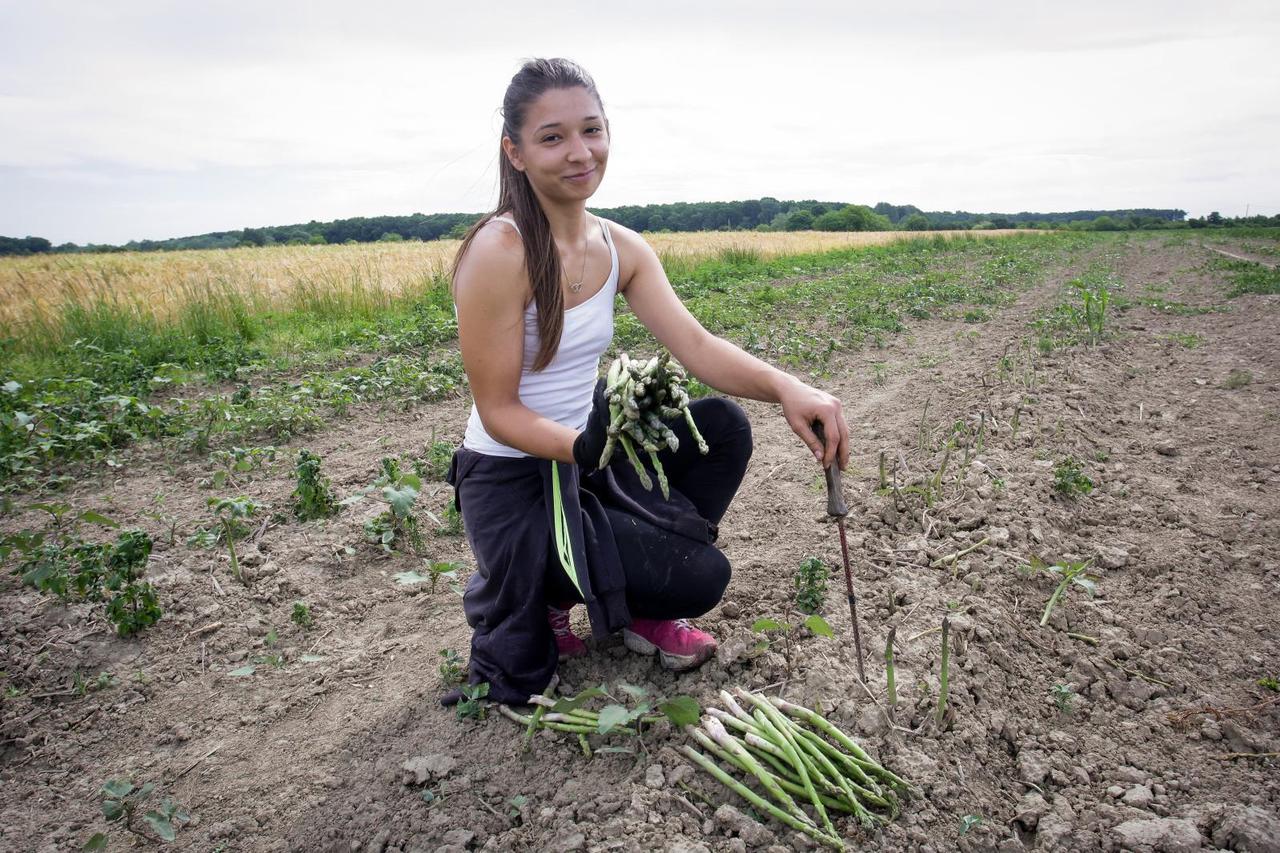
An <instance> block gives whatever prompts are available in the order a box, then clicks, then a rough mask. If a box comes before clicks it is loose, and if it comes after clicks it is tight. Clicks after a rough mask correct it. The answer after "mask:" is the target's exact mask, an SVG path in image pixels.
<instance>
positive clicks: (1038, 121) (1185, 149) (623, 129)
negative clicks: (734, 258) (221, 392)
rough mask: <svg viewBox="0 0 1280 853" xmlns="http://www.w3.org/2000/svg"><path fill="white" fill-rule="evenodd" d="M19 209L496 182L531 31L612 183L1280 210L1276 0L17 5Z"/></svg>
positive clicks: (203, 227)
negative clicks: (570, 80) (601, 142)
mask: <svg viewBox="0 0 1280 853" xmlns="http://www.w3.org/2000/svg"><path fill="white" fill-rule="evenodd" d="M4 14H5V18H6V26H5V28H4V31H3V33H0V51H2V52H3V54H4V55H5V56H6V61H5V63H4V64H3V66H0V178H2V179H3V180H0V233H3V234H19V235H23V234H26V233H34V234H43V235H46V236H48V237H50V238H51V239H54V240H55V241H61V240H66V239H73V240H77V241H81V242H84V241H90V240H92V241H122V240H127V239H130V238H140V237H163V236H173V235H177V234H186V233H196V232H200V231H207V230H217V229H223V228H236V227H242V226H244V225H248V224H284V223H287V222H292V221H299V220H301V221H305V220H308V219H312V218H316V219H329V218H334V217H340V216H349V215H371V214H378V213H408V212H412V211H415V210H421V211H423V212H430V211H441V210H448V211H454V210H482V209H485V208H487V207H488V206H489V205H490V204H491V203H492V201H493V199H494V188H495V174H496V150H497V133H498V130H499V127H500V122H499V119H498V117H497V114H496V112H497V106H498V104H499V101H500V98H501V94H502V91H503V88H504V87H505V85H506V81H507V80H508V79H509V78H510V76H511V74H512V73H513V72H514V70H515V69H516V67H517V65H518V62H519V60H520V59H521V58H523V57H526V56H531V55H557V54H558V55H569V56H573V57H574V58H576V59H578V60H579V61H581V62H582V63H583V64H584V65H585V66H586V67H587V68H589V69H590V70H591V71H592V73H593V74H594V75H595V77H596V79H597V81H598V82H599V84H600V86H601V91H602V95H603V96H604V99H605V103H606V107H607V109H608V110H609V114H610V119H611V121H612V124H613V130H614V152H613V156H612V159H611V162H610V167H609V168H610V171H609V176H608V178H607V179H606V182H605V184H604V186H603V187H602V189H601V192H600V193H599V195H598V196H597V197H596V199H595V202H596V203H598V204H599V205H600V206H611V205H615V204H637V203H646V202H661V201H696V200H704V199H708V200H709V199H733V198H748V197H758V196H760V195H773V196H776V197H780V198H814V197H816V198H823V199H827V200H848V201H858V202H867V203H873V202H875V201H878V200H887V201H893V202H897V203H908V202H909V203H913V204H917V205H919V206H921V207H925V208H927V209H959V208H964V209H970V210H987V211H992V210H1001V211H1009V212H1016V211H1018V210H1051V209H1071V208H1082V207H1125V206H1173V207H1184V208H1187V209H1189V210H1191V211H1192V212H1193V213H1204V212H1207V211H1208V210H1210V209H1221V210H1222V211H1223V212H1224V213H1242V212H1243V208H1244V205H1245V204H1246V203H1250V204H1252V209H1253V210H1254V211H1264V212H1280V179H1277V177H1276V175H1277V171H1276V169H1275V166H1276V162H1275V155H1274V154H1273V151H1274V150H1275V148H1276V143H1277V141H1280V139H1278V137H1280V134H1278V133H1277V131H1278V130H1280V114H1277V112H1276V111H1275V110H1274V108H1273V106H1272V105H1273V104H1275V103H1277V102H1280V70H1277V69H1276V67H1275V65H1274V62H1273V61H1272V59H1271V54H1272V52H1273V49H1274V45H1275V44H1276V43H1277V35H1280V13H1278V12H1277V11H1276V10H1275V7H1273V6H1271V5H1267V4H1261V3H1255V2H1238V3H1230V4H1218V5H1215V6H1212V7H1208V6H1205V5H1204V4H1191V3H1149V2H1138V3H1128V4H1114V3H1101V2H1089V3H1077V4H1073V5H1072V6H1071V7H1062V6H1061V5H1060V4H1052V5H1051V4H1047V3H1026V2H1023V3H1018V4H1013V3H1000V4H986V5H984V6H982V7H974V6H973V5H968V6H959V5H956V4H951V3H925V4H913V5H912V6H911V7H910V8H909V9H904V8H897V7H894V8H889V7H886V6H884V5H882V4H876V5H872V4H849V3H844V2H839V3H837V2H823V3H800V4H792V5H789V6H787V7H786V8H785V9H784V8H782V7H780V6H779V5H778V4H776V3H771V2H770V3H766V2H758V0H752V2H745V3H742V2H739V3H703V4H692V5H684V4H677V3H675V2H671V1H670V0H661V2H657V3H646V4H645V5H644V6H643V7H626V8H616V7H611V6H609V5H606V4H600V3H594V2H593V3H585V2H576V3H570V2H553V3H550V4H546V3H544V4H539V6H538V7H537V10H536V15H534V14H533V11H532V7H528V6H524V5H520V6H514V5H508V4H493V3H488V4H469V5H465V6H460V5H458V4H443V3H426V4H424V3H420V2H418V3H410V2H391V3H377V2H374V3H368V4H363V5H361V6H358V7H352V6H350V5H349V4H338V3H335V2H325V3H301V2H278V3H272V4H268V5H261V4H251V3H248V2H214V3H209V4H202V5H200V6H199V7H183V6H174V5H173V4H170V3H166V2H160V0H154V2H124V3H115V4H105V5H104V4H89V3H59V4H57V5H56V6H50V7H49V8H42V7H30V8H27V7H19V6H17V5H16V4H6V6H5V12H4Z"/></svg>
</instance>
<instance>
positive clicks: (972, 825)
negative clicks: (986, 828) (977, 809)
mask: <svg viewBox="0 0 1280 853" xmlns="http://www.w3.org/2000/svg"><path fill="white" fill-rule="evenodd" d="M982 820H983V818H982V815H977V814H967V815H964V816H963V817H961V818H960V834H961V835H965V834H966V833H968V832H969V830H971V829H977V828H978V827H979V826H981V825H982Z"/></svg>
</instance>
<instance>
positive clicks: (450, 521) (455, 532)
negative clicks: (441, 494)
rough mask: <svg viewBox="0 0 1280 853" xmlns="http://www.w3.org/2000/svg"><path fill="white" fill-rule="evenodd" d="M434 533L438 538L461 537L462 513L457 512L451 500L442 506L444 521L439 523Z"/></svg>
mask: <svg viewBox="0 0 1280 853" xmlns="http://www.w3.org/2000/svg"><path fill="white" fill-rule="evenodd" d="M436 533H437V534H439V535H440V536H461V535H462V513H460V512H458V508H457V506H455V505H454V503H453V501H452V500H450V501H449V502H448V503H447V504H445V505H444V520H443V521H441V522H440V523H439V527H437V528H436Z"/></svg>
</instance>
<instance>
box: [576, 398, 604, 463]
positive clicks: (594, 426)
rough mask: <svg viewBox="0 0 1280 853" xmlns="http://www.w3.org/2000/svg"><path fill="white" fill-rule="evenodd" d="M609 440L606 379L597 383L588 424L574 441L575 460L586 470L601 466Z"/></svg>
mask: <svg viewBox="0 0 1280 853" xmlns="http://www.w3.org/2000/svg"><path fill="white" fill-rule="evenodd" d="M608 440H609V399H608V398H607V397H605V395H604V379H601V380H600V381H599V382H597V383H596V390H595V394H593V395H592V397H591V414H590V415H588V416H587V425H586V426H585V427H583V429H582V432H580V433H578V437H577V438H576V439H574V441H573V461H574V462H576V463H577V464H578V467H580V468H581V469H582V470H584V471H595V470H596V469H598V468H599V467H600V457H601V456H602V455H603V454H604V445H605V442H606V441H608Z"/></svg>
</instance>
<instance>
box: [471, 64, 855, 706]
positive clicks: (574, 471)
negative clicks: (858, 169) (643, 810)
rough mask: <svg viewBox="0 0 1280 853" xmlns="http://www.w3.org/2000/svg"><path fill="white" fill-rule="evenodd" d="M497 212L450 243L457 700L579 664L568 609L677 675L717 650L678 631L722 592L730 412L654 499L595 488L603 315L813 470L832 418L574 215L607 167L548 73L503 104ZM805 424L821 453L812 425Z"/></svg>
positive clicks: (603, 422)
mask: <svg viewBox="0 0 1280 853" xmlns="http://www.w3.org/2000/svg"><path fill="white" fill-rule="evenodd" d="M502 115H503V119H504V122H503V129H502V141H501V152H500V154H499V161H500V164H501V165H500V169H501V174H500V191H499V199H498V205H497V208H496V209H495V210H494V212H493V213H491V214H489V215H488V216H485V217H484V218H483V219H481V220H480V222H478V223H477V224H476V225H475V226H474V227H473V228H472V229H471V231H470V232H469V233H468V234H467V235H466V238H465V239H464V240H463V242H462V246H461V247H460V248H459V250H458V255H457V258H456V260H455V262H454V270H453V288H454V300H455V304H456V306H457V314H458V338H459V342H460V345H461V350H462V360H463V365H464V366H465V368H466V372H467V377H468V379H469V380H470V383H471V390H472V395H473V397H474V400H475V405H474V406H473V408H472V410H471V417H470V419H469V420H468V422H467V428H466V435H465V437H464V439H463V442H462V447H460V448H459V449H458V451H457V453H456V454H455V455H454V459H453V465H452V467H451V470H450V474H449V482H450V483H452V484H453V486H454V488H455V489H456V493H455V494H456V500H457V504H458V508H459V510H460V511H461V513H462V519H463V525H464V527H465V529H466V533H467V539H468V542H469V543H470V545H471V548H472V550H473V551H474V553H475V557H476V562H477V566H478V571H477V572H476V573H475V574H474V575H473V576H472V577H471V579H470V581H469V582H468V583H467V589H466V594H465V596H464V599H463V607H464V609H465V611H466V615H467V621H468V622H469V624H470V625H471V627H472V629H473V631H474V633H473V636H472V641H471V672H470V678H471V681H472V683H478V682H488V683H489V685H490V689H489V696H490V698H492V699H495V700H498V701H501V702H519V703H523V702H525V701H527V699H528V697H529V695H530V694H532V693H537V692H540V691H542V690H543V689H545V688H546V687H547V685H548V684H549V682H550V681H551V679H552V677H553V675H554V673H555V669H556V665H557V662H558V660H560V659H563V658H565V657H573V656H576V655H581V654H585V653H586V651H587V649H586V646H585V644H584V643H583V641H582V640H581V639H580V638H578V637H577V636H575V635H574V634H573V632H572V631H571V630H570V628H569V613H570V610H571V609H572V607H573V606H574V605H575V604H578V603H581V604H585V605H586V608H587V614H588V617H589V619H590V623H591V630H592V633H593V634H594V635H595V636H597V637H603V636H607V635H609V634H611V633H614V632H616V631H619V630H620V631H622V632H623V639H624V642H625V643H626V645H627V647H628V648H630V649H632V650H633V651H635V652H638V653H640V654H645V655H653V654H656V655H658V656H659V659H660V660H661V663H662V665H664V666H666V667H669V668H671V669H676V670H683V669H690V668H692V667H696V666H698V665H700V664H702V663H703V662H705V661H706V660H707V659H708V658H709V657H710V656H711V655H712V654H713V653H714V651H715V648H716V643H715V640H714V639H713V638H712V637H711V636H709V635H708V634H706V633H704V632H702V631H699V630H698V629H697V628H694V627H693V626H692V625H691V624H690V623H689V621H688V620H689V619H691V618H694V617H697V616H701V615H702V614H704V613H706V612H707V611H708V610H710V609H711V608H712V607H714V606H715V604H716V603H717V602H718V601H719V600H720V597H721V596H722V595H723V593H724V590H725V587H726V585H727V584H728V583H729V573H730V572H729V563H728V560H727V559H726V558H725V556H724V554H722V553H721V552H720V551H719V550H718V549H717V548H716V547H715V544H714V543H715V540H716V533H717V525H718V524H719V522H720V520H721V518H723V517H724V514H725V512H726V510H727V509H728V507H729V503H730V501H731V500H732V499H733V496H734V494H735V492H736V491H737V489H738V486H739V484H740V483H741V482H742V477H743V474H744V473H745V471H746V467H747V462H748V460H749V458H750V456H751V446H752V445H751V428H750V425H749V424H748V422H747V419H746V416H745V415H744V414H743V411H742V409H741V408H740V407H739V406H738V405H737V404H736V403H734V402H732V401H730V400H726V399H723V398H718V397H712V398H706V399H701V400H696V401H694V402H693V403H692V404H691V406H690V409H691V411H692V414H693V417H694V420H695V421H696V423H697V425H698V428H699V430H700V431H701V433H702V435H703V436H704V438H705V439H706V443H707V445H708V446H709V453H707V454H706V455H702V454H700V453H699V451H698V447H697V444H696V442H695V441H693V440H692V439H691V437H690V433H689V429H688V427H687V425H685V424H684V423H683V422H681V421H673V422H672V423H671V424H670V426H671V428H672V429H673V430H674V431H675V433H676V436H677V437H678V438H679V439H680V440H679V448H678V450H676V451H674V452H673V451H671V450H669V449H663V450H662V451H661V452H660V454H659V458H660V461H661V463H662V465H663V468H664V469H665V471H666V473H667V477H668V479H669V482H670V487H671V496H670V499H669V500H668V499H664V498H663V497H662V495H661V494H660V493H659V492H658V491H657V490H654V491H648V490H646V489H644V488H643V487H642V486H641V484H640V482H639V479H638V476H637V474H636V472H635V471H634V470H632V468H631V466H630V464H629V463H628V461H627V459H626V458H625V456H624V455H623V454H621V453H619V454H615V455H614V456H613V458H612V460H611V461H610V462H609V464H607V465H606V467H605V468H604V469H600V468H599V463H600V457H601V455H602V451H603V449H604V445H605V440H606V430H607V426H608V417H609V414H608V402H607V400H606V399H605V397H604V394H603V392H602V385H601V383H600V382H599V381H598V380H599V371H600V359H601V356H602V355H603V354H604V352H605V350H607V349H608V348H609V346H610V344H611V342H612V340H613V312H614V302H615V299H614V297H615V296H616V295H617V294H622V296H623V297H624V298H625V299H626V300H627V304H628V305H629V306H630V308H631V311H632V312H633V313H634V314H635V316H636V318H637V319H638V320H639V321H640V322H641V323H643V324H644V325H645V327H646V328H647V329H649V331H650V332H652V333H653V336H654V337H655V338H657V340H658V341H659V342H660V343H661V344H662V345H663V346H665V347H666V348H667V349H669V350H670V351H671V353H672V354H673V355H674V357H675V358H676V359H677V360H678V361H679V362H680V363H681V364H683V365H684V366H685V367H686V368H687V369H688V371H689V372H690V373H691V374H693V375H694V376H696V377H697V378H698V379H699V380H701V381H702V382H704V383H706V384H707V385H709V386H711V387H712V388H715V389H717V390H719V391H721V392H724V393H726V394H731V395H734V396H738V397H746V398H750V399H754V400H763V401H766V402H772V403H781V405H782V413H783V416H784V417H785V418H786V420H787V423H788V424H789V425H790V426H791V428H792V430H794V431H795V433H796V434H797V435H798V436H799V437H800V438H801V440H802V441H804V443H805V444H806V445H808V447H809V448H810V449H811V450H812V452H813V455H814V457H815V458H816V459H817V460H818V462H819V463H820V464H822V465H827V464H830V463H832V462H838V464H839V465H840V467H841V468H843V467H845V465H846V464H847V462H848V453H849V451H848V429H847V427H846V425H845V421H844V417H843V414H842V413H841V407H840V401H839V400H837V399H836V398H835V397H833V396H831V395H830V394H827V393H825V392H823V391H819V390H817V389H815V388H812V387H810V386H808V385H806V384H804V383H803V382H801V381H799V380H797V379H796V378H794V377H792V376H790V375H788V374H786V373H783V372H782V371H779V370H777V369H775V368H773V367H770V366H769V365H767V364H765V363H764V362H762V361H760V360H759V359H757V358H755V357H753V356H751V355H748V354H747V353H745V352H743V351H742V350H741V349H739V348H738V347H736V346H735V345H733V344H731V343H729V342H728V341H725V340H723V339H721V338H718V337H716V336H714V335H712V334H710V333H709V332H707V330H706V329H704V328H703V327H702V326H701V324H699V323H698V321H697V320H696V319H695V318H694V317H693V315H691V314H690V313H689V311H688V310H687V309H686V308H685V307H684V305H683V304H682V303H681V302H680V299H679V298H678V297H677V296H676V294H675V292H674V291H673V290H672V288H671V284H670V283H669V282H668V281H667V277H666V275H665V273H664V272H663V268H662V265H661V263H659V261H658V258H657V256H656V255H655V254H654V252H653V250H652V249H651V248H650V247H649V245H648V244H647V243H645V242H644V240H643V239H641V238H640V237H639V236H638V235H637V234H636V233H634V232H633V231H630V230H628V229H626V228H623V227H622V226H620V225H617V224H616V223H611V222H608V221H606V220H604V219H601V218H600V217H598V216H594V215H592V214H590V213H588V212H587V209H586V203H587V199H589V198H590V197H591V196H592V195H593V194H594V193H595V191H596V189H597V188H598V187H599V186H600V182H601V180H602V179H603V178H604V173H605V167H606V165H607V164H608V160H609V141H610V140H609V122H608V120H607V118H606V117H605V111H604V105H603V103H602V102H601V100H600V96H599V94H598V93H597V91H596V87H595V84H594V82H592V80H591V78H590V77H589V76H588V75H587V73H586V72H585V71H584V70H583V69H582V68H581V67H579V66H578V65H576V64H574V63H572V62H569V61H567V60H564V59H549V60H532V61H530V62H528V63H526V64H525V65H524V66H523V67H522V68H521V69H520V71H519V72H518V73H517V74H516V75H515V77H514V78H512V80H511V84H510V86H508V88H507V92H506V97H505V98H504V100H503V110H502ZM814 422H820V423H821V424H822V426H823V428H824V432H825V435H827V436H829V437H830V438H831V440H829V441H828V442H827V444H826V446H825V447H824V445H823V443H822V442H821V441H820V440H819V439H818V437H817V435H816V434H815V432H814V430H813V427H812V424H813V423H814Z"/></svg>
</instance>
